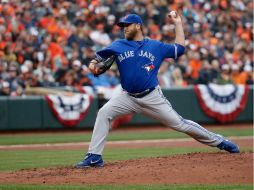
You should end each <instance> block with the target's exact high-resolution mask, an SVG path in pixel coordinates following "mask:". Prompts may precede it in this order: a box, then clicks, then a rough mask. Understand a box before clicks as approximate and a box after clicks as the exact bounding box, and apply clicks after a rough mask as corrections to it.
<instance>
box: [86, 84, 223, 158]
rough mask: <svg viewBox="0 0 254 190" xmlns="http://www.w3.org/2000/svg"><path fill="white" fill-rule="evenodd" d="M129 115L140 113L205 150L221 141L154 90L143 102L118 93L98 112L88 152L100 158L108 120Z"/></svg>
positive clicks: (109, 122) (216, 135)
mask: <svg viewBox="0 0 254 190" xmlns="http://www.w3.org/2000/svg"><path fill="white" fill-rule="evenodd" d="M131 113H143V114H145V115H147V116H150V117H152V118H154V119H157V120H158V121H160V122H161V123H163V124H164V125H166V126H168V127H170V128H172V129H174V130H176V131H180V132H183V133H186V134H188V135H189V136H191V137H192V138H194V139H196V140H197V141H199V142H201V143H203V144H206V145H209V146H213V147H215V146H217V145H218V144H220V143H221V142H222V141H223V137H222V136H221V135H218V134H215V133H212V132H210V131H208V130H206V129H205V128H203V127H201V126H200V125H199V124H197V123H195V122H193V121H191V120H186V119H183V118H182V117H181V116H180V115H179V114H178V113H177V112H176V111H175V110H174V109H173V108H172V106H171V104H170V103H169V101H168V100H167V99H166V98H165V97H164V95H163V93H162V91H161V88H160V87H159V86H157V87H156V88H155V90H153V91H152V92H151V93H149V94H148V95H146V96H144V97H143V98H135V97H132V96H130V95H129V94H128V93H127V92H126V91H122V92H121V93H120V94H119V95H118V96H116V97H114V98H112V99H110V100H109V101H108V102H107V103H106V104H105V105H104V106H103V107H102V108H101V109H100V110H99V112H98V115H97V118H96V122H95V126H94V130H93V135H92V139H91V143H90V145H89V149H88V152H89V153H93V154H100V155H102V152H103V149H104V145H105V143H106V138H107V136H108V133H109V130H110V124H111V122H112V120H113V119H114V118H116V117H118V116H121V115H125V114H131Z"/></svg>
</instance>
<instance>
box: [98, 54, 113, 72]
mask: <svg viewBox="0 0 254 190" xmlns="http://www.w3.org/2000/svg"><path fill="white" fill-rule="evenodd" d="M95 59H96V58H95ZM115 59H116V57H115V56H114V55H111V56H110V57H109V58H107V59H102V60H99V59H96V61H98V63H97V64H96V65H95V66H96V67H99V69H100V72H99V73H97V74H96V75H94V76H96V77H97V76H99V75H101V74H103V73H105V72H106V71H107V70H108V69H109V68H110V67H111V66H112V65H113V63H114V62H115Z"/></svg>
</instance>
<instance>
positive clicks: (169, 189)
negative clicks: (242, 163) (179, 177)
mask: <svg viewBox="0 0 254 190" xmlns="http://www.w3.org/2000/svg"><path fill="white" fill-rule="evenodd" d="M252 188H253V186H252V185H84V186H80V185H54V186H53V185H9V184H7V185H0V190H2V189H3V190H17V189H19V190H70V189H71V190H252Z"/></svg>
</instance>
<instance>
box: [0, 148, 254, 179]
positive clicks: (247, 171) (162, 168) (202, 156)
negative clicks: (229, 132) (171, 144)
mask: <svg viewBox="0 0 254 190" xmlns="http://www.w3.org/2000/svg"><path fill="white" fill-rule="evenodd" d="M252 168H253V153H240V154H229V153H193V154H184V155H176V156H168V157H156V158H144V159H135V160H128V161H118V162H111V163H107V164H106V165H105V167H103V168H88V169H74V168H72V167H59V168H44V169H30V170H21V171H17V172H10V173H0V183H20V184H252V183H253V181H252V179H253V173H252Z"/></svg>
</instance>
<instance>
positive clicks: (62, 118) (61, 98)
mask: <svg viewBox="0 0 254 190" xmlns="http://www.w3.org/2000/svg"><path fill="white" fill-rule="evenodd" d="M45 98H46V100H47V102H48V105H49V107H50V109H51V110H52V112H53V114H54V115H55V117H56V118H57V119H58V121H59V122H60V123H61V124H63V125H64V126H68V127H74V126H76V125H77V124H78V123H79V122H80V121H81V120H83V119H84V117H85V116H86V114H87V112H88V110H89V108H90V105H91V102H92V98H91V96H89V95H88V94H80V93H76V94H73V95H68V96H67V95H46V96H45Z"/></svg>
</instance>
